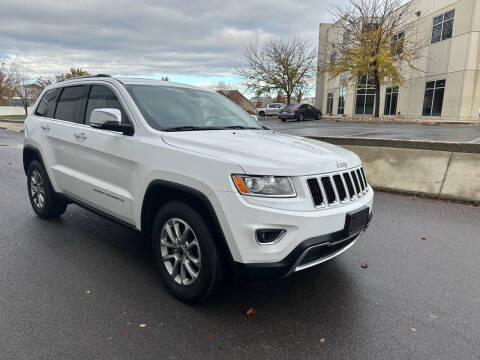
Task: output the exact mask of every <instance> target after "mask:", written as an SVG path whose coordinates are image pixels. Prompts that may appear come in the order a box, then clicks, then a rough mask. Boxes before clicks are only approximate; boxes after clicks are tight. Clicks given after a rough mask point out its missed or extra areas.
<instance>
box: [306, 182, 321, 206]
mask: <svg viewBox="0 0 480 360" xmlns="http://www.w3.org/2000/svg"><path fill="white" fill-rule="evenodd" d="M307 184H308V188H309V189H310V194H312V199H313V203H314V204H315V206H320V205H322V204H323V195H322V190H321V189H320V185H319V184H318V180H317V179H308V180H307Z"/></svg>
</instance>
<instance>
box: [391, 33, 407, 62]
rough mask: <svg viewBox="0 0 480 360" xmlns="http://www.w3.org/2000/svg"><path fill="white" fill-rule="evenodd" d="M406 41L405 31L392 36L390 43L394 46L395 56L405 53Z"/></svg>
mask: <svg viewBox="0 0 480 360" xmlns="http://www.w3.org/2000/svg"><path fill="white" fill-rule="evenodd" d="M404 41H405V31H400V32H398V33H397V34H395V35H394V36H392V40H391V42H390V45H391V47H392V50H393V55H394V56H399V55H401V54H403V47H404Z"/></svg>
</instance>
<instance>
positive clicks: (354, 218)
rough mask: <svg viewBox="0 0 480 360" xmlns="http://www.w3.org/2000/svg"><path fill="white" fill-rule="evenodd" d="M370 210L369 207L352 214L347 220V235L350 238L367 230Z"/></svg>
mask: <svg viewBox="0 0 480 360" xmlns="http://www.w3.org/2000/svg"><path fill="white" fill-rule="evenodd" d="M369 214H370V209H369V208H368V207H365V208H362V209H360V210H357V211H354V212H350V213H348V214H347V216H346V218H345V229H344V231H345V235H347V236H350V235H354V234H356V233H359V232H360V231H362V230H365V229H366V228H367V225H368V215H369Z"/></svg>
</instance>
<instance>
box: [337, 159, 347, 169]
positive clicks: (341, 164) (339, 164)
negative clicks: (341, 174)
mask: <svg viewBox="0 0 480 360" xmlns="http://www.w3.org/2000/svg"><path fill="white" fill-rule="evenodd" d="M347 166H348V165H347V163H346V162H344V161H337V169H346V168H347Z"/></svg>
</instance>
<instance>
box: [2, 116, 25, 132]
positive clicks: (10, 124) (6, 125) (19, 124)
mask: <svg viewBox="0 0 480 360" xmlns="http://www.w3.org/2000/svg"><path fill="white" fill-rule="evenodd" d="M0 130H13V131H18V132H23V119H22V121H9V120H6V121H5V119H0Z"/></svg>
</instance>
